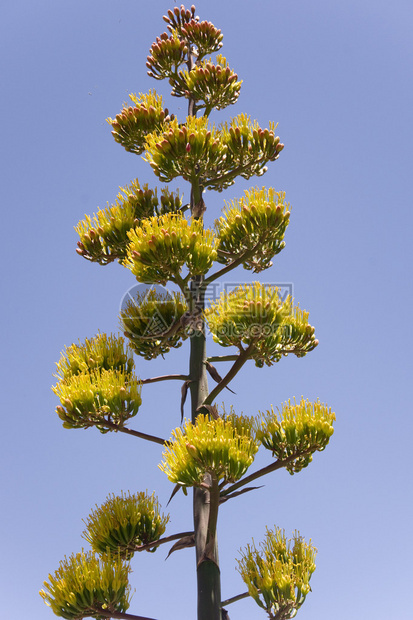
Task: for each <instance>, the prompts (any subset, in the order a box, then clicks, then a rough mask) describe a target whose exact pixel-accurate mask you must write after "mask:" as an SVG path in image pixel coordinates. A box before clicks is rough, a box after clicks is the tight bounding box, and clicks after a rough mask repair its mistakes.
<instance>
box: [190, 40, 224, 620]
mask: <svg viewBox="0 0 413 620" xmlns="http://www.w3.org/2000/svg"><path fill="white" fill-rule="evenodd" d="M194 64H195V58H194V55H193V50H192V48H191V46H189V50H188V62H187V66H188V70H189V71H191V69H192V68H193V67H194ZM188 116H196V102H195V100H194V99H192V98H191V97H190V98H189V103H188ZM202 214H203V202H202V189H201V188H200V184H199V179H198V178H193V179H192V180H191V215H192V217H194V218H197V219H198V218H202ZM203 281H204V276H197V277H195V278H193V279H192V280H191V299H192V304H191V305H192V314H193V316H194V319H195V320H194V323H193V327H194V330H193V334H192V336H191V340H190V346H191V352H190V359H189V378H190V381H191V382H190V384H189V386H190V390H191V419H192V423H195V421H196V418H197V416H198V407H200V405H202V403H203V402H204V401H205V399H206V398H207V396H208V378H207V369H206V364H205V362H206V357H207V355H206V339H205V324H204V320H203V310H204V304H205V298H204V290H203ZM204 483H205V484H206V485H207V486H210V487H211V489H215V488H216V484H215V481H212V480H211V476H210V475H209V474H207V475H206V476H205V478H204ZM211 499H212V505H213V507H212V512H211ZM193 501H194V503H193V511H194V532H195V550H196V567H197V584H198V616H197V617H198V620H221V575H220V571H219V565H218V544H217V537H216V521H217V516H218V502H217V500H216V498H215V496H214V491H213V490H212V497H211V492H210V491H208V490H207V489H201V488H196V487H195V488H194V497H193ZM211 526H212V529H213V531H211Z"/></svg>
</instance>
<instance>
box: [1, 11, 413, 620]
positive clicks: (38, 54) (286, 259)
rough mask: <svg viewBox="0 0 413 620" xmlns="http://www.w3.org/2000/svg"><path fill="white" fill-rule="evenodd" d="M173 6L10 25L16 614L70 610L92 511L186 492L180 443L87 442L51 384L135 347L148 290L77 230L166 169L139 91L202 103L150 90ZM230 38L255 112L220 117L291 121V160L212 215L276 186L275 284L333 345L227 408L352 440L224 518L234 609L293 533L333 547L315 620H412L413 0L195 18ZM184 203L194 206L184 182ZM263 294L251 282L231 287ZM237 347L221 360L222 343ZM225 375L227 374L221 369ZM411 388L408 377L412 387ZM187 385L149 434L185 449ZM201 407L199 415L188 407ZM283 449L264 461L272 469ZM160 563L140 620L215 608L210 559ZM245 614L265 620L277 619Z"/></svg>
mask: <svg viewBox="0 0 413 620" xmlns="http://www.w3.org/2000/svg"><path fill="white" fill-rule="evenodd" d="M173 6H174V4H173V2H172V0H171V1H170V2H167V1H164V0H153V1H152V2H139V1H138V0H135V1H132V0H122V2H120V1H115V0H110V1H109V0H86V1H84V0H83V1H82V2H81V1H79V0H72V1H71V2H70V3H68V2H61V1H56V0H53V1H52V0H38V1H37V2H35V3H33V2H28V1H27V0H13V2H11V1H10V0H6V2H5V3H4V7H3V9H2V20H1V24H0V46H1V48H2V49H1V55H0V57H1V63H2V68H1V75H2V89H1V95H0V97H1V99H0V106H1V118H2V121H3V123H2V124H3V128H2V140H1V148H2V155H1V169H2V173H3V179H2V184H1V193H2V205H3V206H2V209H3V211H2V213H3V235H2V243H1V248H0V251H1V254H2V267H3V273H2V278H3V280H2V281H3V285H2V286H3V302H2V304H1V309H0V312H1V324H2V325H3V335H2V344H3V347H2V348H3V353H2V380H3V382H4V384H3V387H2V390H1V411H2V415H3V427H2V430H3V432H2V449H1V460H2V482H1V485H2V490H1V495H2V510H1V514H0V520H1V531H2V533H3V543H2V556H3V570H2V573H3V576H2V580H1V585H0V591H1V594H2V605H1V607H2V618H4V620H14V619H15V618H20V617H27V616H30V618H31V620H43V619H47V618H51V617H53V616H52V612H51V611H50V610H48V609H47V607H46V606H45V605H44V603H43V602H42V600H41V599H40V597H39V596H38V590H39V589H40V588H41V587H42V582H43V580H44V579H46V578H47V575H48V573H49V572H52V571H54V570H55V569H56V568H57V567H58V564H59V561H60V559H62V558H63V556H64V555H65V554H67V555H69V554H70V553H72V552H73V551H78V550H79V549H80V548H81V547H82V545H84V546H86V543H85V542H84V541H83V540H82V539H81V532H82V530H83V523H82V519H86V517H87V515H88V514H89V512H90V510H91V509H92V508H93V507H94V505H95V504H100V503H101V502H102V501H103V500H104V499H105V498H106V496H107V495H108V494H109V493H112V492H119V491H120V490H122V489H123V490H130V491H131V492H134V491H140V490H145V489H148V490H149V491H153V490H156V492H157V493H158V496H159V499H160V501H161V503H162V505H163V506H165V505H166V502H167V499H168V497H169V495H170V491H171V485H170V483H169V482H168V481H167V479H166V477H165V476H164V474H162V473H161V472H160V471H159V469H158V468H157V464H158V463H159V462H160V458H161V451H160V449H159V447H158V446H156V445H155V444H153V445H152V444H149V445H146V444H145V443H144V442H141V441H139V440H137V439H134V438H130V437H126V436H121V435H119V436H118V435H113V434H108V435H104V436H103V435H100V434H99V433H98V432H97V431H95V430H94V429H90V430H88V431H67V430H64V429H63V428H62V426H61V423H60V420H59V419H58V417H57V416H56V414H55V413H54V408H55V406H56V398H55V397H54V395H53V394H52V392H51V390H50V385H51V384H52V383H53V381H54V379H53V373H54V368H55V366H54V363H55V362H56V361H57V360H58V359H59V355H60V351H61V350H62V349H63V347H64V345H69V344H71V343H72V342H76V341H77V340H78V339H79V338H80V339H84V338H85V337H90V336H93V335H94V334H96V332H97V331H98V330H101V331H107V332H117V331H118V320H117V314H118V312H119V306H120V303H121V300H122V297H123V295H124V294H125V292H126V291H127V290H128V289H129V288H130V287H132V286H133V285H134V279H133V276H132V275H131V273H130V272H129V271H127V270H125V269H123V268H122V267H120V266H119V265H117V264H116V265H110V266H108V267H105V268H103V267H99V266H97V265H94V264H90V263H88V262H86V261H84V260H82V259H81V258H80V257H78V256H77V255H76V253H75V247H76V241H77V237H76V233H75V231H74V229H73V227H74V226H75V225H76V224H77V222H78V220H79V219H81V218H83V217H84V214H85V213H88V214H92V213H93V212H95V211H96V210H97V209H98V208H99V207H104V206H106V203H107V202H113V201H114V199H115V197H116V194H117V192H118V187H119V186H122V185H125V184H127V183H128V182H130V181H131V180H132V179H134V178H135V177H138V178H139V180H140V181H141V182H142V183H145V182H147V183H149V184H151V185H156V179H155V177H154V176H153V175H152V173H151V170H150V168H149V166H148V165H147V164H146V163H145V162H143V161H142V160H141V159H140V158H139V157H136V156H134V155H131V154H127V153H126V152H125V151H124V150H123V149H122V148H121V147H120V146H119V145H117V144H116V143H115V142H114V141H113V139H112V137H111V135H110V128H109V126H108V125H107V123H106V122H105V119H106V118H107V117H108V116H112V117H113V116H115V115H116V113H117V112H118V111H119V110H120V109H121V106H122V103H123V101H125V100H126V99H127V95H128V93H129V92H146V91H147V90H148V89H149V88H156V89H157V90H158V91H159V92H161V93H162V94H163V95H166V98H167V100H168V103H170V109H172V108H173V109H174V111H176V112H177V114H178V116H179V115H180V116H181V117H182V118H183V117H184V115H185V110H186V104H185V102H184V101H182V100H178V99H173V98H171V97H169V94H168V92H169V91H168V89H167V85H166V84H164V83H158V82H154V81H153V80H151V79H150V78H149V77H148V76H147V75H146V68H145V61H146V56H147V54H148V50H149V48H150V46H151V44H152V42H153V41H154V40H155V38H156V36H157V35H159V34H160V33H161V32H162V31H163V27H164V22H163V21H162V14H164V13H165V12H166V11H167V9H168V8H171V7H172V8H173ZM197 13H198V14H199V15H200V17H201V19H208V20H210V21H212V22H213V23H214V24H215V25H216V26H217V27H219V28H221V29H222V31H223V33H224V47H223V50H222V52H223V53H224V55H225V56H226V57H227V59H228V62H229V64H230V66H231V67H233V68H234V69H235V70H236V71H237V72H238V75H239V77H240V78H241V79H242V80H243V87H242V90H241V96H240V99H239V102H238V103H237V104H236V105H235V106H233V107H232V108H229V109H227V110H226V111H225V112H223V113H222V114H221V115H220V114H218V113H217V114H216V116H215V117H214V120H216V121H218V122H219V121H220V120H224V119H226V118H228V117H229V116H231V115H235V114H237V113H239V112H247V113H248V114H250V115H251V117H252V118H256V119H257V120H258V121H259V122H260V123H261V124H262V125H266V124H267V123H268V121H269V120H275V121H277V122H279V126H278V129H277V131H278V133H279V135H280V137H281V139H282V141H283V142H284V143H285V145H286V147H285V149H284V151H283V153H282V154H281V156H280V158H279V161H277V162H275V163H274V164H272V165H271V166H270V168H269V171H268V172H267V173H266V175H265V176H264V177H262V178H260V179H257V180H255V179H251V180H250V181H241V182H239V183H237V184H236V185H235V186H233V187H231V188H229V189H228V190H226V192H225V193H224V194H216V195H214V194H213V193H212V192H210V193H208V194H207V195H206V204H207V208H208V212H207V216H208V218H209V221H210V222H212V220H213V219H214V218H215V217H218V215H219V213H220V209H221V208H222V206H223V200H224V199H226V200H231V199H233V198H235V197H237V196H240V195H241V194H242V192H243V189H245V188H248V187H251V186H254V185H259V186H261V185H263V184H265V185H266V186H272V187H275V188H276V189H277V190H285V191H286V194H287V199H288V200H289V201H290V202H291V204H292V216H291V224H290V226H289V229H288V231H287V234H286V248H285V249H284V250H283V252H282V253H281V254H280V255H279V256H278V257H276V259H275V260H274V266H273V267H272V268H271V269H270V270H269V271H267V272H264V274H263V275H262V279H263V280H265V281H267V282H273V283H280V282H289V283H292V284H293V287H294V295H295V298H296V301H299V302H300V305H301V307H303V308H305V309H307V310H309V311H310V322H311V323H312V324H313V325H315V327H316V334H317V337H318V339H319V340H320V346H319V347H318V348H317V349H316V350H315V351H314V352H312V353H310V354H309V355H308V356H306V357H305V358H304V359H296V358H294V359H284V360H282V361H281V362H280V363H279V364H276V365H275V366H272V367H271V368H264V369H262V370H259V369H257V368H255V366H254V365H253V363H252V362H251V363H250V365H248V366H246V367H244V369H243V371H242V372H241V373H240V374H239V375H238V376H237V377H236V379H235V381H234V382H233V384H232V388H233V389H234V390H235V391H236V395H232V394H230V393H228V397H227V394H225V403H226V405H227V406H229V405H231V404H232V405H233V406H234V408H235V411H237V412H241V411H243V412H244V413H246V414H250V415H254V414H256V413H258V411H259V410H264V409H266V408H268V407H269V406H270V405H271V404H273V405H274V406H276V405H279V404H280V403H282V402H283V401H284V400H286V399H288V398H291V397H293V396H296V397H297V398H300V396H301V395H302V394H303V395H304V396H305V397H307V398H310V399H315V398H317V397H319V398H320V399H321V400H322V401H323V402H327V403H328V404H329V405H330V406H331V407H332V408H333V410H334V411H335V412H336V415H337V422H336V432H335V434H334V436H333V438H332V440H331V442H330V445H329V446H328V448H327V450H326V451H325V452H323V453H320V454H317V455H316V456H315V458H314V461H313V463H312V464H310V466H309V467H308V468H307V469H306V470H304V471H303V472H301V473H299V474H297V475H295V476H293V477H291V476H290V475H289V474H288V473H286V472H275V473H274V474H272V476H271V477H269V478H267V479H266V480H265V484H266V486H265V488H264V489H261V490H259V491H256V492H255V494H247V495H246V496H242V497H240V498H238V499H234V500H232V501H231V502H228V503H227V504H225V505H224V506H223V507H222V509H221V511H220V516H219V540H220V558H221V570H222V594H223V597H224V598H227V597H230V596H234V595H236V594H238V593H240V592H242V591H244V589H245V588H244V584H243V583H242V581H241V578H240V577H239V575H238V573H237V572H236V571H235V565H236V563H235V559H234V558H235V557H236V556H237V555H238V549H239V548H240V547H242V546H244V545H245V544H247V543H248V542H250V540H251V538H252V537H253V538H254V539H255V540H256V541H259V540H260V539H261V538H262V537H263V535H264V532H265V526H266V525H269V526H270V527H271V526H273V525H278V526H280V527H282V528H285V530H286V532H287V533H292V531H293V530H294V529H299V530H300V532H301V533H302V534H303V535H304V536H305V537H306V538H307V539H308V538H312V540H313V543H314V544H315V546H316V547H317V548H318V550H319V552H318V558H317V570H316V572H315V574H314V576H313V579H312V589H313V592H312V593H311V594H310V595H309V596H308V598H307V601H306V603H305V605H304V607H303V608H302V610H301V611H300V612H299V617H301V618H302V620H316V619H317V620H327V619H328V620H330V618H331V617H333V618H334V620H347V619H348V618H349V617H352V618H353V619H354V620H373V619H374V620H389V619H393V618H403V619H404V618H407V617H408V615H409V611H408V610H407V609H406V604H408V603H406V598H407V597H406V593H407V592H409V591H410V589H411V579H412V567H411V560H410V558H411V553H412V549H411V547H412V544H411V535H410V529H411V524H412V517H413V514H412V512H413V511H412V502H411V456H410V453H411V436H412V431H413V428H412V417H411V389H410V388H409V385H411V368H412V366H411V342H412V336H413V334H412V328H411V305H412V301H413V295H412V286H411V280H412V277H411V266H412V244H411V231H412V206H413V205H412V189H411V188H412V179H411V176H412V157H411V152H412V143H413V131H412V110H413V86H412V85H413V79H412V78H413V75H412V73H413V71H412V59H413V40H412V37H411V32H412V27H413V8H412V5H411V2H408V1H407V0H397V1H395V2H392V3H389V2H384V1H379V0H375V1H374V2H373V1H372V0H348V1H347V2H345V3H332V2H328V1H327V0H313V1H312V2H306V1H304V0H295V1H294V2H287V1H286V0H271V1H269V0H263V1H260V2H257V3H253V4H252V3H250V2H246V1H244V0H238V1H237V2H230V1H226V2H218V1H217V0H209V1H208V2H205V1H204V2H201V1H199V2H198V3H197ZM177 185H178V187H179V188H180V189H181V190H182V191H187V188H185V187H184V182H183V181H181V182H179V183H178V184H177ZM228 279H230V281H231V282H244V281H245V280H248V279H250V273H249V272H246V271H244V270H242V269H239V270H237V271H236V272H235V273H234V274H231V278H228ZM212 350H214V351H215V349H214V348H213V347H212V346H211V351H212ZM187 354H188V346H183V347H182V348H181V349H180V350H179V351H175V352H173V353H171V354H169V355H168V356H167V357H166V359H165V361H157V360H155V361H153V362H144V361H140V360H138V361H137V367H138V374H139V375H140V376H141V377H142V378H147V377H150V376H156V375H159V374H165V373H170V372H179V373H181V372H186V368H187V361H186V357H187ZM220 370H221V371H222V370H223V369H222V368H220ZM409 379H410V380H409ZM179 402H180V393H179V387H178V386H177V385H176V384H175V383H171V384H167V383H163V384H155V385H152V386H146V387H145V389H144V392H143V405H142V407H141V410H140V412H139V414H138V416H137V417H136V418H135V419H134V420H133V421H132V423H131V427H132V428H137V429H139V430H142V431H144V432H150V433H153V434H158V435H161V436H169V433H170V430H171V429H172V428H174V427H175V426H177V425H178V423H179V415H180V414H179ZM187 414H188V415H189V410H188V412H187ZM267 461H268V459H267V458H266V455H265V454H263V455H262V456H260V457H259V458H258V464H259V465H260V464H264V463H267ZM170 508H171V510H170V513H171V522H170V525H169V527H168V530H167V532H168V533H169V534H173V533H174V532H178V531H183V530H187V529H190V527H191V519H192V517H191V500H190V498H185V497H184V496H183V495H182V494H181V495H180V496H178V497H176V498H175V499H174V501H173V502H172V504H171V506H170ZM164 558H165V552H164V550H163V549H160V550H159V551H158V552H157V553H155V554H153V555H152V554H151V555H150V554H147V555H139V556H138V557H136V558H135V560H134V562H133V571H134V572H133V574H132V585H133V588H134V589H136V593H135V595H134V598H133V601H132V606H131V610H130V611H131V613H136V614H141V615H147V616H150V617H153V618H156V619H158V620H162V619H164V618H172V619H175V618H176V619H178V618H193V617H194V616H195V611H194V610H195V576H194V557H193V551H192V550H184V551H180V552H179V553H175V554H173V555H172V556H171V557H170V558H169V559H168V561H167V562H165V561H164ZM229 611H230V615H231V619H232V620H233V619H234V620H247V619H248V620H251V618H257V619H259V618H264V617H265V614H264V612H262V611H261V610H260V609H259V608H258V607H257V606H256V605H255V603H254V602H253V601H252V600H250V601H241V602H238V603H235V604H234V605H232V606H231V608H230V609H229Z"/></svg>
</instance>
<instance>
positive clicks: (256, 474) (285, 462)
mask: <svg viewBox="0 0 413 620" xmlns="http://www.w3.org/2000/svg"><path fill="white" fill-rule="evenodd" d="M311 452H314V449H312V448H309V449H308V450H302V451H301V452H300V451H298V452H296V453H295V454H290V456H287V458H285V459H282V460H281V459H278V460H277V461H274V463H270V464H269V465H267V466H266V467H262V468H261V469H259V470H258V471H256V472H254V473H253V474H250V475H249V476H246V478H242V480H239V481H238V482H235V483H234V484H232V485H231V486H230V487H228V488H227V489H226V490H225V491H223V492H222V493H221V497H225V496H226V495H230V494H231V493H232V492H233V491H236V490H237V489H240V488H241V487H243V486H245V485H246V484H249V483H250V482H253V481H254V480H257V478H261V477H262V476H266V475H267V474H270V473H271V472H272V471H276V470H277V469H282V468H283V467H285V466H286V465H288V463H291V461H294V460H295V459H297V458H298V457H300V456H305V455H306V454H309V453H311Z"/></svg>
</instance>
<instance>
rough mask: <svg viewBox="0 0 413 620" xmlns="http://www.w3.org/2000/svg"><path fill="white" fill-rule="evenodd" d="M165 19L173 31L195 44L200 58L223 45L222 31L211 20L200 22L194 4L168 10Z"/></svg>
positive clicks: (188, 42)
mask: <svg viewBox="0 0 413 620" xmlns="http://www.w3.org/2000/svg"><path fill="white" fill-rule="evenodd" d="M163 19H164V20H165V21H166V23H167V24H168V30H169V31H170V32H171V33H176V34H177V35H178V36H179V37H180V38H181V39H182V40H183V41H185V42H186V43H187V44H189V45H193V46H195V48H196V53H197V57H198V60H200V59H202V58H203V57H204V56H205V55H206V54H212V53H213V52H217V51H218V50H219V49H220V48H221V47H222V39H223V35H222V34H221V31H220V30H219V29H218V28H215V26H214V25H213V24H211V22H207V21H203V22H200V21H199V17H198V16H196V15H195V7H194V5H192V6H191V8H190V9H186V8H185V7H184V5H183V4H181V7H180V8H178V7H177V6H175V7H174V9H173V10H171V9H170V10H168V14H167V15H164V17H163Z"/></svg>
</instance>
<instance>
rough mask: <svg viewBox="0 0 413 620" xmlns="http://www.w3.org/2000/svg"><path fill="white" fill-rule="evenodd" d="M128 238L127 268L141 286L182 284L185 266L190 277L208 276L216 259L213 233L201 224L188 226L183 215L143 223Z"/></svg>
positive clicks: (153, 219) (164, 216) (199, 222)
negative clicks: (149, 284) (182, 271)
mask: <svg viewBox="0 0 413 620" xmlns="http://www.w3.org/2000/svg"><path fill="white" fill-rule="evenodd" d="M128 236H129V239H130V245H129V248H128V258H127V260H126V261H125V266H126V267H128V268H129V269H130V270H131V271H132V273H133V275H134V276H136V279H137V280H138V281H139V282H151V283H153V282H157V283H160V284H166V282H167V281H168V280H170V281H172V282H177V281H178V282H180V281H181V275H180V273H181V269H182V267H183V266H184V265H186V267H187V268H188V271H189V274H190V275H191V276H196V275H201V274H205V273H206V272H207V271H208V270H209V269H210V268H211V266H212V264H213V262H214V260H215V259H216V255H217V252H216V245H217V240H216V239H215V236H214V233H213V232H212V231H211V230H204V229H203V228H202V222H201V221H199V220H193V221H192V222H191V223H190V222H188V220H187V219H186V218H185V217H184V216H183V215H182V213H173V214H172V213H171V214H166V215H162V216H160V217H151V218H149V219H147V220H143V221H142V222H141V225H140V226H139V227H137V228H135V229H133V230H131V231H130V232H129V233H128Z"/></svg>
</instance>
